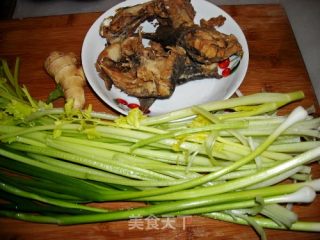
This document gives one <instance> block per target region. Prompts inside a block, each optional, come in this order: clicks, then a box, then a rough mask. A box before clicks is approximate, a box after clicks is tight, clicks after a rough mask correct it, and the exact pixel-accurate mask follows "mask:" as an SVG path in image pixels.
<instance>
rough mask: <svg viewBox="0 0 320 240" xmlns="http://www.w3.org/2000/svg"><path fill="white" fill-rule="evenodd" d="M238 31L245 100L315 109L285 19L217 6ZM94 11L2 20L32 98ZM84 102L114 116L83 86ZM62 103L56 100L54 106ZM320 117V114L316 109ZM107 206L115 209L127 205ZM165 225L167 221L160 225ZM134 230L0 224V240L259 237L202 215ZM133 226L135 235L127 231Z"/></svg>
mask: <svg viewBox="0 0 320 240" xmlns="http://www.w3.org/2000/svg"><path fill="white" fill-rule="evenodd" d="M222 8H223V9H224V10H225V11H226V12H228V13H229V14H230V15H231V16H232V17H233V18H234V19H235V20H236V21H237V22H238V23H239V25H240V27H241V28H242V29H243V31H244V33H245V35H246V38H247V40H248V44H249V50H250V61H249V69H248V73H247V75H246V77H245V80H244V82H243V84H242V85H241V87H240V90H241V91H242V92H243V93H244V94H250V93H255V92H259V91H269V92H290V91H296V90H303V91H304V93H305V95H306V97H305V99H303V100H302V101H299V102H297V103H295V104H292V105H290V106H287V107H285V108H284V110H283V112H288V111H290V110H291V109H292V108H293V107H295V106H297V105H302V106H304V107H309V106H311V105H312V104H314V105H315V106H316V108H317V109H319V106H318V104H317V101H316V98H315V94H314V91H313V89H312V86H311V82H310V80H309V77H308V75H307V72H306V68H305V65H304V62H303V60H302V57H301V54H300V52H299V49H298V46H297V43H296V40H295V38H294V35H293V32H292V30H291V27H290V24H289V22H288V19H287V16H286V15H285V12H284V10H283V9H282V7H281V6H280V5H238V6H222ZM99 15H100V13H86V14H76V15H65V16H51V17H40V18H30V19H22V20H10V21H1V22H0V57H3V58H6V59H8V60H9V61H10V62H13V61H14V60H15V58H16V57H20V59H21V71H20V76H21V77H20V79H21V81H22V82H23V84H25V85H27V87H28V88H29V90H30V92H31V94H32V95H33V96H35V97H37V98H39V99H46V97H47V95H48V93H49V92H50V91H51V90H52V89H53V88H54V82H53V80H52V79H50V77H49V76H48V75H47V74H46V72H45V70H44V68H43V62H44V60H45V58H46V57H47V56H48V54H49V53H50V52H51V51H53V50H59V51H66V52H68V51H73V52H75V53H77V54H80V51H81V46H82V41H83V39H84V36H85V34H86V32H87V31H88V29H89V27H90V26H91V24H92V23H93V22H94V21H95V19H96V18H98V17H99ZM86 99H87V104H89V103H90V104H92V105H93V107H94V109H95V110H96V111H107V112H113V111H112V110H111V109H110V108H109V107H108V106H107V105H106V104H104V103H103V102H102V101H101V100H99V99H98V97H97V96H96V95H95V94H94V92H93V91H92V90H91V88H90V87H89V86H87V87H86ZM59 104H60V105H61V104H62V102H58V103H57V105H59ZM318 114H319V111H318ZM313 175H314V177H318V178H319V177H320V171H319V165H314V169H313ZM129 205H130V204H129V203H113V207H121V206H129ZM294 211H296V212H297V213H298V214H299V217H300V219H301V220H305V221H312V220H313V221H315V220H317V221H320V197H319V196H318V197H317V199H316V201H315V202H314V203H312V204H311V205H303V206H298V207H295V208H294ZM164 221H171V222H170V223H171V224H170V226H167V227H165V225H164V224H165V222H164ZM143 224H144V225H143V226H142V227H141V229H140V228H138V227H136V228H134V227H133V226H132V221H131V222H130V221H118V222H111V223H98V224H86V225H76V226H55V225H46V224H34V223H27V222H22V221H16V220H11V219H3V218H1V219H0V239H28V240H31V239H32V240H37V239H39V240H46V239H48V240H49V239H50V240H51V239H65V240H69V239H77V240H81V239H94V240H100V239H166V240H169V239H179V240H182V239H239V240H240V239H241V240H242V239H246V240H250V239H258V237H257V235H256V234H255V232H254V231H253V230H252V229H251V228H250V227H247V226H239V225H235V224H230V223H225V222H220V221H215V220H210V219H206V218H203V217H188V218H186V219H182V218H177V219H162V220H159V221H158V224H159V225H158V227H154V228H152V227H150V226H149V229H148V226H146V224H147V222H143ZM131 228H133V229H131ZM267 236H268V239H280V240H294V239H305V240H307V239H308V240H311V239H314V240H315V239H320V234H319V233H303V232H289V231H279V230H267Z"/></svg>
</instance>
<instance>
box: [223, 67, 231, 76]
mask: <svg viewBox="0 0 320 240" xmlns="http://www.w3.org/2000/svg"><path fill="white" fill-rule="evenodd" d="M230 74H231V69H230V68H225V69H223V71H222V76H224V77H228V76H229V75H230Z"/></svg>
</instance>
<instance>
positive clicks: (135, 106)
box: [128, 103, 140, 109]
mask: <svg viewBox="0 0 320 240" xmlns="http://www.w3.org/2000/svg"><path fill="white" fill-rule="evenodd" d="M128 107H129V108H131V109H132V108H140V106H139V104H136V103H129V104H128Z"/></svg>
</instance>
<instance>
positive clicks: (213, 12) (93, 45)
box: [81, 0, 249, 115]
mask: <svg viewBox="0 0 320 240" xmlns="http://www.w3.org/2000/svg"><path fill="white" fill-rule="evenodd" d="M147 1H148V0H127V1H124V2H122V3H120V4H117V5H116V6H114V7H112V8H111V9H109V10H108V11H106V12H105V13H103V14H102V15H101V16H100V17H99V18H98V19H97V20H96V21H95V22H94V24H93V25H92V26H91V28H90V29H89V31H88V33H87V35H86V37H85V39H84V42H83V46H82V54H81V55H82V57H81V58H82V64H83V69H84V72H85V75H86V77H87V80H88V82H89V84H90V85H91V87H92V89H93V90H94V91H95V92H96V94H97V95H98V96H99V97H100V98H101V99H102V100H103V101H104V102H105V103H107V104H108V105H109V106H111V107H112V108H113V109H115V110H117V111H118V112H120V113H122V114H127V112H128V110H129V109H128V108H127V107H126V106H124V105H121V104H117V102H116V99H118V98H121V99H124V100H126V101H127V102H128V103H137V104H138V103H139V101H138V99H137V98H135V97H130V96H128V95H127V94H126V93H124V92H121V91H120V90H119V89H118V88H116V87H114V86H113V87H112V88H111V90H110V91H109V90H107V89H106V87H105V84H104V81H103V80H102V79H101V78H100V77H99V75H98V73H97V71H96V68H95V62H96V60H97V57H98V55H99V53H100V52H101V51H102V50H103V49H104V46H105V43H106V40H105V39H104V38H102V37H101V36H100V35H99V28H100V24H101V23H102V21H103V19H105V18H106V17H109V16H113V15H114V14H115V10H116V9H118V8H120V7H125V6H133V5H136V4H140V3H143V2H147ZM191 3H192V5H193V7H194V9H195V11H196V17H195V22H196V23H199V21H200V19H201V18H204V19H209V18H212V17H216V16H219V15H223V16H224V17H225V18H226V21H225V23H224V24H223V26H221V27H220V28H219V29H218V30H219V31H220V32H223V33H226V34H231V33H232V34H234V35H235V36H236V37H237V38H238V40H239V42H240V44H241V45H242V48H243V52H244V55H243V57H242V59H241V62H240V65H239V66H238V68H237V69H236V70H235V71H234V72H233V73H232V74H231V75H229V76H228V77H225V78H222V79H202V80H196V81H191V82H188V83H185V84H183V85H179V86H177V87H176V88H175V91H174V93H173V95H172V96H171V97H170V98H168V99H161V100H160V99H159V100H156V101H155V102H154V103H153V105H152V106H151V108H150V113H149V115H159V114H163V113H166V112H169V111H174V110H177V109H181V108H185V107H189V106H192V105H198V104H202V103H206V102H209V101H216V100H222V99H227V98H229V97H231V96H232V94H233V93H234V92H235V91H236V90H237V89H238V88H239V86H240V84H241V83H242V81H243V79H244V77H245V74H246V72H247V68H248V62H249V50H248V44H247V41H246V38H245V36H244V34H243V32H242V30H241V28H240V27H239V25H238V24H237V23H236V22H235V21H234V20H233V18H232V17H231V16H230V15H228V14H227V13H226V12H225V11H223V10H222V9H220V8H219V7H217V6H216V5H214V4H212V3H210V2H207V1H205V0H192V1H191ZM143 30H144V31H147V32H152V31H153V30H154V28H153V26H152V25H151V24H144V26H143Z"/></svg>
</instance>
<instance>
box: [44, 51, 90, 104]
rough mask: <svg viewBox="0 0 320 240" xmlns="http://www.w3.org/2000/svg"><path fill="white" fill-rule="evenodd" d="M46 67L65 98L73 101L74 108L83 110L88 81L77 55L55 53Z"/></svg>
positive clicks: (48, 59) (51, 55)
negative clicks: (85, 87)
mask: <svg viewBox="0 0 320 240" xmlns="http://www.w3.org/2000/svg"><path fill="white" fill-rule="evenodd" d="M44 67H45V69H46V71H47V72H48V73H49V75H50V76H51V77H53V78H54V80H55V82H56V83H57V84H60V85H61V87H62V90H63V92H64V96H65V98H66V99H73V101H74V103H73V106H74V108H77V109H81V108H83V106H84V104H85V95H84V86H85V83H86V80H85V76H84V72H83V69H82V67H81V66H80V64H79V62H78V59H77V57H76V55H75V54H74V53H67V54H65V53H63V52H57V51H54V52H52V53H50V55H49V56H48V57H47V59H46V60H45V62H44Z"/></svg>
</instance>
